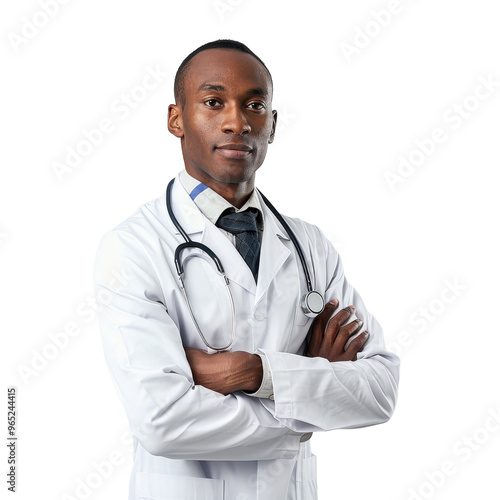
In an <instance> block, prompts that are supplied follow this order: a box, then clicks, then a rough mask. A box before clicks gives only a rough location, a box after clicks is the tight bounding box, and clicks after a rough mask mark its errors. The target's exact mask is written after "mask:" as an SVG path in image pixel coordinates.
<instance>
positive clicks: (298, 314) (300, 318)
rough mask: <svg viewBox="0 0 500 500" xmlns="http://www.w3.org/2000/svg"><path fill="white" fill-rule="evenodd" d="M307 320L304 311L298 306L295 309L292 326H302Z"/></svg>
mask: <svg viewBox="0 0 500 500" xmlns="http://www.w3.org/2000/svg"><path fill="white" fill-rule="evenodd" d="M308 320H309V318H308V317H307V316H306V315H305V314H304V311H303V310H302V306H301V305H300V304H299V305H298V306H297V307H296V308H295V321H294V325H295V326H304V325H305V324H306V323H307V321H308Z"/></svg>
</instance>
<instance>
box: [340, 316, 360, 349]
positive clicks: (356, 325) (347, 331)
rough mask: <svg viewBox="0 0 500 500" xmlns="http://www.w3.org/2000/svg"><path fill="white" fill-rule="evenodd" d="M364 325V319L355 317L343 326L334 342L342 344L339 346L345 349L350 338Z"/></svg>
mask: <svg viewBox="0 0 500 500" xmlns="http://www.w3.org/2000/svg"><path fill="white" fill-rule="evenodd" d="M362 326H363V320H361V319H355V320H354V321H351V322H350V323H348V324H347V325H344V326H341V327H340V330H339V332H338V334H337V337H336V338H335V341H334V343H336V344H340V345H339V347H341V348H342V350H343V349H344V347H345V344H346V342H347V341H348V340H349V338H350V337H352V336H353V335H355V334H356V333H358V332H359V331H360V330H361V328H362Z"/></svg>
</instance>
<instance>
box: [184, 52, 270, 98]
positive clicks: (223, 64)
mask: <svg viewBox="0 0 500 500" xmlns="http://www.w3.org/2000/svg"><path fill="white" fill-rule="evenodd" d="M206 83H210V84H214V85H220V86H223V87H224V88H225V89H227V91H232V90H233V91H245V90H249V89H254V88H263V89H266V90H267V91H268V92H269V94H271V92H272V89H271V80H270V78H269V74H268V73H267V70H266V68H265V67H264V66H263V65H262V64H261V63H260V62H259V61H258V60H257V59H255V57H253V56H252V55H251V54H246V53H245V52H240V51H238V50H234V49H209V50H204V51H203V52H200V53H199V54H196V55H195V56H194V57H193V59H192V60H191V61H190V63H189V65H188V67H187V72H186V75H185V92H186V97H189V95H194V93H196V92H198V90H199V88H200V86H202V85H203V84H206Z"/></svg>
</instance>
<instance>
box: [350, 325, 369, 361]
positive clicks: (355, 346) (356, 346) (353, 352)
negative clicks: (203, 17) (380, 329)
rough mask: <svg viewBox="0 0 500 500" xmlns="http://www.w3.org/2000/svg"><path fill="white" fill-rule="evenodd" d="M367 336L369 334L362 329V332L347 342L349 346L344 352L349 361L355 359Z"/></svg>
mask: <svg viewBox="0 0 500 500" xmlns="http://www.w3.org/2000/svg"><path fill="white" fill-rule="evenodd" d="M369 337H370V334H369V333H368V332H367V331H364V332H363V333H362V334H360V335H358V336H357V337H356V338H355V339H354V340H353V341H352V342H351V343H350V344H349V347H348V348H347V350H346V352H345V354H346V357H347V359H350V360H351V361H356V359H357V354H358V352H359V351H361V349H363V347H364V345H365V344H366V342H367V341H368V338H369Z"/></svg>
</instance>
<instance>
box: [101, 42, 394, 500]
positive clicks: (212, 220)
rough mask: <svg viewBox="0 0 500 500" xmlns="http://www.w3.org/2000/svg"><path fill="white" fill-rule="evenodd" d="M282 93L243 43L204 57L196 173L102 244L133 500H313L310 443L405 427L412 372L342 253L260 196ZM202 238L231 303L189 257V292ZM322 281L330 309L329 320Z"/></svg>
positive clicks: (178, 82) (196, 94)
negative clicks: (310, 296) (403, 372)
mask: <svg viewBox="0 0 500 500" xmlns="http://www.w3.org/2000/svg"><path fill="white" fill-rule="evenodd" d="M272 93H273V85H272V79H271V75H270V73H269V71H268V69H267V68H266V66H265V65H264V63H263V62H262V61H261V60H260V59H259V58H258V57H257V56H256V55H255V54H253V52H251V51H250V50H249V49H248V48H247V47H246V46H245V45H243V44H240V43H239V42H233V41H230V40H219V41H216V42H212V43H209V44H206V45H204V46H202V47H199V48H198V49H197V50H195V51H194V52H193V53H191V54H190V55H189V56H188V57H187V58H186V59H185V60H184V61H183V63H182V64H181V66H180V67H179V70H178V72H177V75H176V79H175V100H176V104H175V105H174V104H172V105H170V106H169V116H168V128H169V131H170V132H171V133H172V134H173V135H174V136H175V137H177V138H179V139H180V144H181V149H182V154H183V158H184V167H185V169H184V170H183V171H182V172H180V174H178V175H177V177H176V178H175V180H174V181H173V183H172V185H171V186H170V188H169V193H168V195H167V194H164V195H163V196H161V197H160V198H159V199H157V200H154V201H152V202H150V203H147V204H145V205H143V206H142V207H141V208H140V209H139V210H138V211H137V212H136V213H135V214H134V215H132V216H131V217H129V218H128V219H126V220H125V221H124V222H123V223H121V224H120V225H118V226H117V227H116V228H114V229H113V230H111V231H109V232H108V233H107V234H106V235H105V236H104V238H103V240H102V242H101V245H100V248H99V251H98V255H97V259H96V264H95V284H96V296H97V299H98V301H99V303H100V305H101V312H100V317H99V320H100V325H101V331H102V341H103V347H104V352H105V357H106V360H107V363H108V365H109V368H110V370H111V374H112V376H113V379H114V382H115V384H116V387H117V390H118V393H119V395H120V398H121V400H122V402H123V405H124V407H125V410H126V412H127V415H128V419H129V422H130V426H131V430H132V433H133V436H134V443H135V464H134V469H133V472H132V476H131V481H130V499H156V500H162V499H171V500H173V499H175V500H180V499H183V500H184V499H185V500H195V499H200V500H201V499H202V500H215V499H217V500H257V499H259V500H292V499H293V500H295V499H297V500H301V499H302V500H313V499H316V498H317V492H316V457H315V455H314V454H313V453H312V452H311V439H310V438H311V433H313V432H314V433H316V432H317V433H318V434H317V437H316V439H321V434H320V432H321V431H327V430H332V429H340V428H353V427H362V426H368V425H374V424H379V423H383V422H386V421H387V420H388V419H389V418H390V417H391V415H392V413H393V410H394V406H395V402H396V392H397V384H398V378H399V360H398V359H397V357H396V356H395V355H394V354H392V353H390V352H388V351H387V350H386V349H385V346H384V340H383V335H382V331H381V328H380V326H379V324H378V323H377V322H376V320H375V319H374V318H373V317H372V316H371V315H370V313H369V312H368V311H367V310H366V308H365V306H364V304H363V302H362V300H361V298H360V297H359V295H358V294H357V293H356V291H355V290H354V289H353V288H352V286H351V285H350V284H349V283H348V282H347V281H346V279H345V276H344V272H343V268H342V264H341V261H340V258H339V255H338V253H337V252H336V250H335V249H334V248H333V246H332V245H331V243H330V242H329V241H327V240H326V238H325V237H324V235H323V233H322V232H321V231H320V230H319V229H318V228H317V227H315V226H313V225H310V224H307V223H305V222H303V221H301V220H298V219H292V218H288V217H285V218H284V219H285V221H286V222H285V224H287V225H288V226H289V227H288V230H287V228H285V227H284V226H283V225H282V223H281V222H280V221H279V219H278V218H277V217H276V215H275V214H273V212H272V210H271V209H270V208H269V206H268V205H267V204H266V203H265V202H264V199H263V197H262V195H261V194H260V192H259V191H258V190H256V189H255V187H254V185H255V174H256V171H257V169H258V168H259V167H260V166H261V164H262V163H263V161H264V158H265V156H266V152H267V147H268V144H270V143H271V142H272V141H273V138H274V133H275V129H276V120H277V113H276V111H273V110H272ZM276 168H281V169H282V172H283V178H284V179H285V180H286V165H281V166H279V167H276ZM167 198H169V200H168V201H169V205H170V207H169V208H170V213H169V210H167ZM294 238H296V239H297V242H298V245H299V247H300V249H301V250H302V252H303V256H304V262H301V257H300V255H299V252H298V251H297V247H296V245H295V244H294V241H293V239H294ZM187 240H191V241H193V242H195V243H201V244H203V245H205V246H206V247H208V249H209V251H210V252H213V253H214V254H215V255H216V257H218V259H220V263H221V265H222V266H223V267H224V272H225V275H226V277H227V284H228V287H227V286H226V281H225V278H224V277H221V275H220V274H219V273H218V271H217V270H216V268H215V264H214V261H213V260H212V257H211V256H210V255H209V254H208V253H207V252H206V251H204V250H203V249H201V248H197V247H194V248H193V247H189V248H185V249H184V250H182V251H181V252H180V254H181V255H180V265H181V266H182V271H183V273H184V274H183V278H184V279H183V286H182V285H181V281H180V280H179V277H178V268H176V264H175V262H174V259H175V251H176V249H177V248H178V247H179V245H181V244H182V243H184V242H185V241H187ZM203 248H205V247H203ZM177 267H178V266H177ZM116 273H120V276H122V280H121V281H120V283H118V281H117V280H116V278H115V276H116ZM307 273H309V274H310V281H311V286H312V287H313V288H314V291H315V292H318V294H320V295H321V296H323V297H324V300H325V302H326V306H325V308H324V310H323V311H322V312H321V313H320V314H318V315H317V316H316V319H314V320H313V319H312V318H311V317H310V316H312V315H313V314H309V315H307V314H306V313H305V312H304V309H303V297H304V295H305V294H307V292H308V290H309V286H308V284H307V278H306V276H307ZM123 277H125V279H123ZM123 282H125V283H123ZM185 292H186V294H185ZM228 292H230V293H228ZM320 305H321V306H322V305H323V304H322V303H321V304H320ZM315 307H317V308H318V309H317V311H316V313H317V312H318V311H320V310H321V307H318V303H317V302H316V303H315ZM233 311H234V314H233ZM306 312H307V311H306ZM368 332H369V334H368ZM228 345H229V347H227V349H226V350H224V351H223V352H217V353H215V351H216V350H217V349H218V348H220V347H225V346H228ZM332 497H334V492H332Z"/></svg>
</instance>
